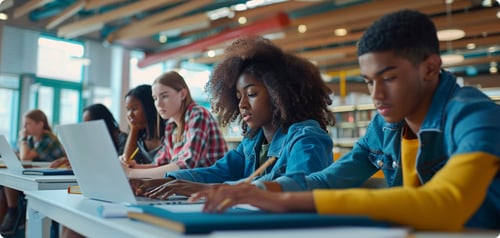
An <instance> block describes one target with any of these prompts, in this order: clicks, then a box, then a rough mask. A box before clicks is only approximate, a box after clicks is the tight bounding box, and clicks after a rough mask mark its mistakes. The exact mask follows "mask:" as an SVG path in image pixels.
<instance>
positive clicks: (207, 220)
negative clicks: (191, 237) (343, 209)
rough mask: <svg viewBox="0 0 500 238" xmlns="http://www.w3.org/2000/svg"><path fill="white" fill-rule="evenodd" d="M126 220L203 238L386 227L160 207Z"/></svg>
mask: <svg viewBox="0 0 500 238" xmlns="http://www.w3.org/2000/svg"><path fill="white" fill-rule="evenodd" d="M137 207H139V208H141V209H142V212H137V211H129V212H128V217H129V218H131V219H135V220H140V221H143V222H147V223H151V224H154V225H158V226H162V227H165V228H168V229H171V230H174V231H177V232H179V233H183V234H206V233H210V232H212V231H216V230H217V231H218V230H258V229H279V228H288V229H289V228H307V227H331V226H364V227H374V226H376V227H389V226H391V224H390V223H388V222H381V221H375V220H372V219H370V218H367V217H359V216H339V215H319V214H316V213H267V212H262V211H258V210H257V211H256V210H247V209H240V208H233V209H230V210H228V211H226V212H225V213H203V212H171V211H168V210H166V209H163V208H161V207H155V206H137Z"/></svg>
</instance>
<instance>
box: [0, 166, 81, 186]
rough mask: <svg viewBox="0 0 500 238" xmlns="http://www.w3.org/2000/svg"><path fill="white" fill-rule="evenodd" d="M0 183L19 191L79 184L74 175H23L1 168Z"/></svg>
mask: <svg viewBox="0 0 500 238" xmlns="http://www.w3.org/2000/svg"><path fill="white" fill-rule="evenodd" d="M0 185H4V186H6V187H10V188H14V189H17V190H19V191H31V190H50V189H67V188H68V186H69V185H78V184H77V182H76V177H75V176H74V175H51V176H41V175H23V174H20V173H13V172H11V171H9V170H8V169H0Z"/></svg>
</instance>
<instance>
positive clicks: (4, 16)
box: [0, 12, 9, 21]
mask: <svg viewBox="0 0 500 238" xmlns="http://www.w3.org/2000/svg"><path fill="white" fill-rule="evenodd" d="M7 19H9V16H7V14H5V13H3V12H0V20H2V21H7Z"/></svg>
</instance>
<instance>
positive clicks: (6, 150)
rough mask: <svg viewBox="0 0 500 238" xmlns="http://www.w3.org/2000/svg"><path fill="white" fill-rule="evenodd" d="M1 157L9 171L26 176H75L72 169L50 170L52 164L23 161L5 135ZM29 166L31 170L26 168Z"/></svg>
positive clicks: (1, 142) (0, 142)
mask: <svg viewBox="0 0 500 238" xmlns="http://www.w3.org/2000/svg"><path fill="white" fill-rule="evenodd" d="M0 157H1V159H3V162H4V163H5V165H6V166H7V169H8V170H9V171H12V172H14V173H19V174H25V175H73V171H72V170H71V169H65V168H64V169H63V168H48V166H49V165H50V162H33V161H24V162H23V161H21V160H19V159H18V158H17V155H16V154H15V153H14V151H13V150H12V149H11V147H10V145H9V142H8V141H7V138H6V137H5V135H0ZM25 165H27V166H29V167H30V168H27V169H26V168H24V166H25Z"/></svg>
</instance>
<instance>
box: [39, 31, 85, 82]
mask: <svg viewBox="0 0 500 238" xmlns="http://www.w3.org/2000/svg"><path fill="white" fill-rule="evenodd" d="M83 56H84V47H83V44H81V43H77V42H72V41H66V40H62V39H56V38H50V37H46V36H41V37H40V38H38V62H37V73H36V74H37V76H38V77H44V78H51V79H59V80H65V81H72V82H81V80H82V69H83V66H84V65H87V64H88V63H90V62H89V61H88V59H86V58H84V57H83Z"/></svg>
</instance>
